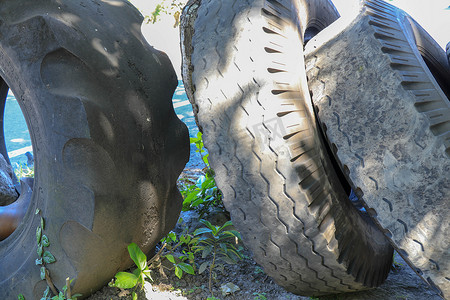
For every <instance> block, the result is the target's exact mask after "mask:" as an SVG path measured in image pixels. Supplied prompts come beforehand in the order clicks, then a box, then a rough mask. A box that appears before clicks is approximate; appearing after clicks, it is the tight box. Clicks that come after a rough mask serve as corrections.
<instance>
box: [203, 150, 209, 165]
mask: <svg viewBox="0 0 450 300" xmlns="http://www.w3.org/2000/svg"><path fill="white" fill-rule="evenodd" d="M208 157H209V153H207V154H205V155H204V156H203V157H202V158H203V162H204V163H205V165H206V166H208V167H209V161H208Z"/></svg>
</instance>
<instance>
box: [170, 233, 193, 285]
mask: <svg viewBox="0 0 450 300" xmlns="http://www.w3.org/2000/svg"><path fill="white" fill-rule="evenodd" d="M198 240H199V239H198V238H194V237H193V235H191V234H189V233H188V232H183V233H182V234H181V235H180V236H177V235H176V234H175V233H174V232H170V233H169V234H168V235H167V236H166V237H165V238H163V239H162V240H161V242H162V243H163V245H164V246H165V247H166V248H167V249H168V252H167V253H165V254H162V255H161V257H162V258H165V259H167V260H168V261H169V262H171V263H172V265H173V270H174V271H175V275H176V276H177V277H178V278H179V279H181V277H182V276H183V272H184V273H188V274H191V275H194V274H195V258H194V252H193V250H192V247H193V246H195V245H197V243H198ZM179 247H181V248H183V249H182V250H181V252H182V255H178V256H174V252H175V250H176V249H177V248H179Z"/></svg>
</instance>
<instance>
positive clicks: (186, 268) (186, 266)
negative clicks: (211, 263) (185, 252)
mask: <svg viewBox="0 0 450 300" xmlns="http://www.w3.org/2000/svg"><path fill="white" fill-rule="evenodd" d="M178 267H180V269H181V270H183V271H184V272H186V273H188V274H191V275H194V268H193V267H192V266H191V265H189V264H187V263H179V264H178Z"/></svg>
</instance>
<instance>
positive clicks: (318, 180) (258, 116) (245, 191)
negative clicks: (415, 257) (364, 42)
mask: <svg viewBox="0 0 450 300" xmlns="http://www.w3.org/2000/svg"><path fill="white" fill-rule="evenodd" d="M297 4H298V5H299V7H296V5H297ZM304 8H307V9H304ZM302 9H303V10H302ZM298 12H299V14H297V13H298ZM314 12H316V13H314ZM297 15H299V16H305V15H306V16H307V17H303V18H302V19H300V21H299V20H298V19H297ZM336 18H337V14H336V12H335V11H334V9H333V6H332V5H331V4H330V2H329V1H298V2H297V1H289V0H287V1H275V0H269V1H260V0H255V1H224V0H202V1H191V2H190V3H189V4H188V6H187V7H186V8H185V10H184V12H183V21H182V40H183V41H182V43H183V59H184V63H183V66H184V67H185V68H184V70H183V76H184V81H185V86H186V88H187V90H188V95H189V97H190V100H191V102H192V104H193V106H194V112H195V113H196V117H197V122H198V124H199V127H200V128H201V130H202V131H203V134H204V135H203V137H204V144H205V146H206V147H207V148H208V151H209V153H210V163H211V166H212V168H213V169H214V170H215V172H216V181H217V185H218V186H219V188H220V189H221V190H222V192H223V195H224V198H223V199H224V203H225V206H226V208H227V209H228V210H229V211H230V213H231V218H232V220H233V224H234V225H235V226H236V227H237V229H238V230H239V231H240V232H241V233H242V236H243V240H244V243H245V244H246V246H247V247H248V248H249V249H250V250H251V251H252V252H253V256H254V258H255V260H256V261H257V262H258V263H259V264H260V265H262V266H263V267H264V270H265V272H266V273H267V274H268V275H270V276H271V277H272V278H274V280H275V281H276V282H277V283H278V284H280V285H281V286H283V287H284V288H286V289H287V290H288V291H291V292H294V293H297V294H301V295H325V294H335V293H342V292H350V291H357V290H362V289H367V288H369V287H374V286H378V285H379V284H381V283H382V282H383V281H384V280H385V278H386V276H387V274H388V271H389V269H390V265H391V261H392V248H391V246H390V245H389V242H388V240H387V239H385V238H384V237H383V234H382V233H381V232H380V231H378V230H377V229H376V227H375V225H374V224H373V223H372V222H371V221H370V220H368V219H367V218H365V217H364V216H363V215H361V214H360V212H359V211H357V210H356V209H355V207H353V205H352V204H351V203H350V201H349V200H348V197H347V195H346V193H345V191H344V189H343V187H342V186H341V183H340V182H339V178H338V177H337V175H336V173H335V172H334V170H333V167H332V166H331V162H330V161H329V160H328V155H327V153H326V149H325V146H324V145H325V144H324V143H323V141H322V140H321V137H320V133H319V131H318V130H317V127H316V121H315V116H314V113H313V110H312V107H311V106H312V104H311V102H310V98H309V92H308V89H307V87H306V74H305V69H304V64H303V43H302V39H301V37H300V36H302V35H303V34H304V32H305V31H307V30H308V25H306V24H308V21H305V19H307V20H308V19H309V20H311V19H316V20H321V21H322V22H317V23H315V24H320V23H322V25H323V26H324V27H325V26H326V25H328V24H329V23H331V22H332V21H333V20H334V19H336ZM324 20H328V21H324ZM320 29H322V28H319V30H320Z"/></svg>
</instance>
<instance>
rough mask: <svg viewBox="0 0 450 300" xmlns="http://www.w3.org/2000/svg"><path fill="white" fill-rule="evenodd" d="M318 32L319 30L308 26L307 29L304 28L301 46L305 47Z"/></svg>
mask: <svg viewBox="0 0 450 300" xmlns="http://www.w3.org/2000/svg"><path fill="white" fill-rule="evenodd" d="M320 31H321V30H320V29H319V28H317V27H316V26H309V27H308V28H306V30H305V33H304V34H303V46H306V44H307V43H308V42H309V41H310V40H311V39H312V38H313V37H315V36H316V35H317V34H318V33H319V32H320Z"/></svg>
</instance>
